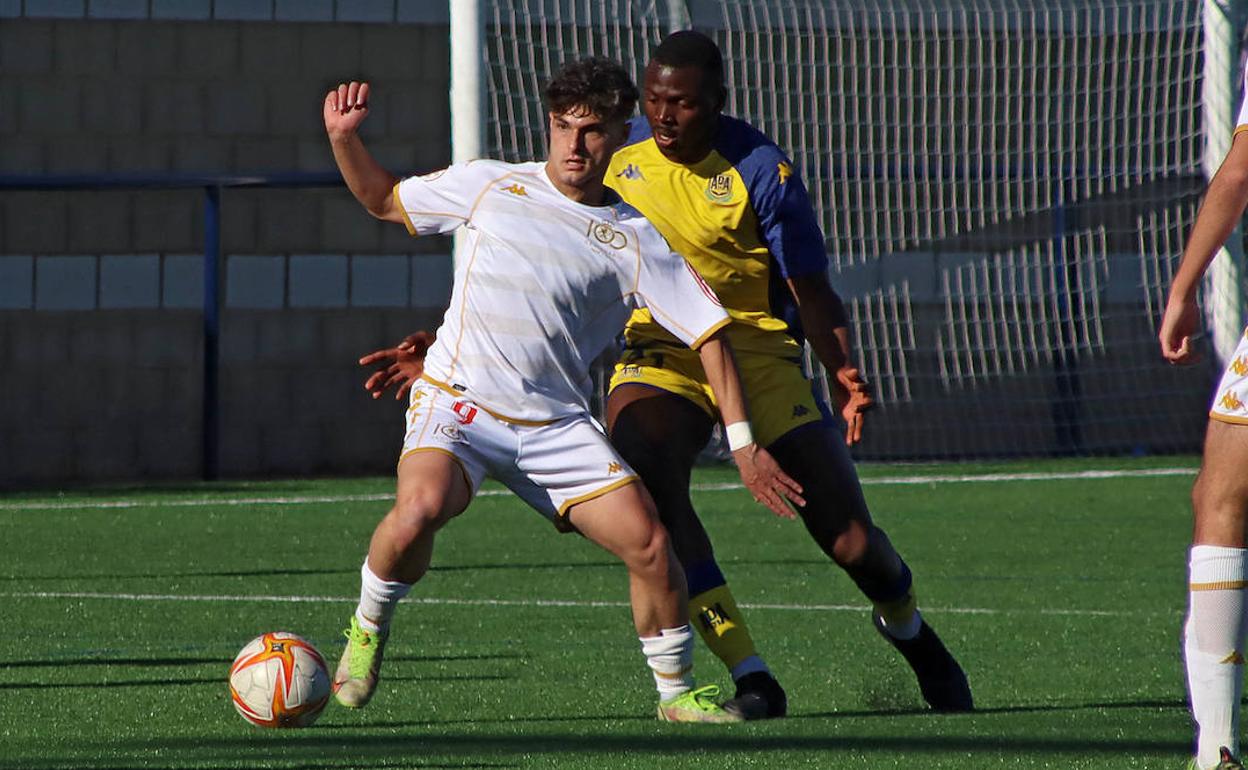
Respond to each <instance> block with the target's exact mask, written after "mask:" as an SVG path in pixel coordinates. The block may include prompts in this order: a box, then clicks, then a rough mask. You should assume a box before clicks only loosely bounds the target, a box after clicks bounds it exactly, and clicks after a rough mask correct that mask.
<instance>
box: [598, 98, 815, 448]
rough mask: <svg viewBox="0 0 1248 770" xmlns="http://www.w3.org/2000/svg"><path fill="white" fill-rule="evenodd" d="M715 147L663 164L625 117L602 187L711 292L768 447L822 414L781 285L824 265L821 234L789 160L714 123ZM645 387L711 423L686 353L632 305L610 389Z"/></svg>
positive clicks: (728, 121) (701, 379) (648, 137)
mask: <svg viewBox="0 0 1248 770" xmlns="http://www.w3.org/2000/svg"><path fill="white" fill-rule="evenodd" d="M717 120H718V125H717V127H716V132H715V139H714V145H713V148H712V150H711V152H710V153H708V154H707V156H706V157H705V158H703V159H702V160H701V161H699V162H697V163H694V164H688V165H686V164H682V163H677V162H675V161H671V160H668V159H667V158H666V157H664V155H663V154H662V152H660V150H659V147H658V145H656V144H655V141H654V138H653V135H652V132H651V129H650V126H649V124H648V123H647V122H646V120H645V118H644V117H643V118H634V119H633V120H632V121H631V123H630V125H629V137H628V140H627V141H626V143H625V144H624V146H623V147H621V148H620V149H619V150H617V151H616V153H615V156H614V158H613V159H612V161H611V166H610V168H609V169H608V171H607V177H606V182H607V184H608V185H610V186H611V187H612V188H613V189H614V190H616V192H618V193H619V195H620V197H621V198H623V199H624V200H625V202H627V203H628V204H630V205H631V206H633V207H634V208H636V209H638V210H639V211H640V212H641V213H642V214H644V215H645V217H646V218H647V219H648V220H650V222H651V224H653V225H654V226H655V228H657V229H658V231H659V232H660V233H662V234H663V236H664V237H666V238H667V240H668V243H670V244H671V246H672V249H673V250H675V251H676V252H678V253H680V254H682V255H683V256H684V257H685V259H686V260H688V261H689V263H690V265H692V266H693V268H694V270H695V271H696V272H697V273H698V274H699V275H700V276H701V277H702V278H703V279H704V280H705V281H706V283H707V284H708V285H709V286H710V287H711V288H712V289H713V290H714V291H715V294H716V295H718V297H719V300H720V302H722V303H723V305H724V308H725V309H726V310H727V311H728V315H729V316H730V317H731V319H732V323H731V324H730V325H729V327H728V329H727V335H728V338H729V340H730V341H731V343H732V347H733V350H734V351H735V353H736V357H737V364H738V367H739V369H740V372H741V379H742V385H743V386H744V390H745V394H746V397H747V399H748V401H749V407H750V416H751V423H752V424H753V427H754V433H755V437H756V438H757V439H758V442H759V444H760V445H762V446H768V445H769V444H771V443H772V442H774V441H775V440H776V439H778V438H780V437H781V436H783V435H784V434H786V433H788V432H789V431H790V430H793V429H794V428H797V427H799V426H801V425H804V424H806V423H809V422H814V421H817V420H820V419H823V418H824V417H826V416H828V415H829V413H828V411H827V408H826V406H825V405H824V404H823V403H822V400H821V399H816V397H815V395H814V393H813V391H812V389H811V384H810V382H809V380H808V379H807V377H806V374H805V372H804V369H803V366H802V343H803V335H802V330H801V323H800V321H799V318H798V310H797V303H796V302H795V301H794V299H793V295H792V293H791V292H790V290H789V286H788V284H787V283H786V279H788V278H798V277H801V276H804V275H811V274H814V273H820V272H824V271H826V270H827V267H828V260H827V256H826V254H825V253H824V241H823V232H822V230H821V229H820V228H819V224H818V222H817V221H816V220H815V212H814V207H813V206H812V205H811V203H810V198H809V196H808V194H807V192H806V188H805V186H804V185H803V184H802V181H801V179H800V177H799V176H798V174H797V171H796V169H795V168H794V167H793V164H792V162H791V161H790V160H789V158H788V157H787V156H786V155H785V154H784V152H783V151H781V149H780V148H779V147H777V146H776V144H775V143H774V142H772V141H771V140H770V139H768V138H767V137H766V136H765V135H764V134H763V133H762V132H760V131H759V130H758V129H756V128H754V127H752V126H750V125H749V124H748V123H745V122H744V121H741V120H738V119H736V118H732V117H729V116H727V115H720V116H718V118H717ZM624 384H640V385H648V386H651V387H655V388H660V389H662V390H665V391H668V392H671V393H674V394H676V395H679V396H682V397H684V398H686V399H688V400H689V401H692V402H693V403H695V404H697V405H698V406H700V407H701V408H702V409H703V410H705V411H706V412H707V413H708V414H709V415H710V416H711V417H712V418H713V419H716V420H718V409H717V407H716V404H715V400H714V396H713V395H712V393H711V389H710V386H709V385H708V384H707V380H706V374H705V373H704V372H703V370H702V366H701V363H700V361H699V359H698V355H697V353H696V352H694V351H692V350H690V349H689V348H687V347H686V346H684V345H682V344H681V343H680V341H679V340H677V339H676V338H675V337H673V336H672V335H671V334H669V333H668V332H667V331H666V330H665V329H663V328H662V327H661V326H659V325H658V324H657V323H655V322H654V320H653V319H652V318H651V317H650V312H649V311H648V310H646V309H644V308H643V309H640V310H636V311H634V312H633V315H632V317H631V318H630V319H629V322H628V325H627V326H626V327H625V330H624V349H623V351H622V353H621V355H620V358H619V362H618V363H617V364H616V367H615V372H614V374H613V376H612V378H611V387H612V388H615V387H617V386H620V385H624Z"/></svg>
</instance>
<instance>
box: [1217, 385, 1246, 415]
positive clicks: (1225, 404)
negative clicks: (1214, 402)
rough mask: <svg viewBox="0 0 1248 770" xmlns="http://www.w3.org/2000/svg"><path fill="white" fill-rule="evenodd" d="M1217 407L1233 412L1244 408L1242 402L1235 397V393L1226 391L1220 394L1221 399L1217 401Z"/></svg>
mask: <svg viewBox="0 0 1248 770" xmlns="http://www.w3.org/2000/svg"><path fill="white" fill-rule="evenodd" d="M1218 406H1220V407H1222V408H1223V409H1226V410H1228V411H1234V410H1237V409H1243V408H1244V402H1243V401H1240V400H1239V396H1237V395H1235V391H1233V390H1228V391H1226V392H1225V393H1223V394H1222V398H1220V399H1218Z"/></svg>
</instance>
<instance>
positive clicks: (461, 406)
mask: <svg viewBox="0 0 1248 770" xmlns="http://www.w3.org/2000/svg"><path fill="white" fill-rule="evenodd" d="M451 411H452V412H454V413H455V417H456V419H458V420H459V424H460V425H471V424H472V421H473V420H475V419H476V418H477V408H476V407H475V406H473V405H472V404H470V403H468V402H467V401H456V402H455V403H454V404H452V405H451Z"/></svg>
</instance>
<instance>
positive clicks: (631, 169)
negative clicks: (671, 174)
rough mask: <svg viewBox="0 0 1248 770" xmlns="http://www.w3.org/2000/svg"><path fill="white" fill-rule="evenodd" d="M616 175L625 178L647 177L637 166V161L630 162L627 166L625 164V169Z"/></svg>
mask: <svg viewBox="0 0 1248 770" xmlns="http://www.w3.org/2000/svg"><path fill="white" fill-rule="evenodd" d="M616 176H617V177H624V178H625V179H642V180H644V179H645V178H646V177H645V176H644V175H643V174H642V173H641V169H640V168H638V167H637V164H636V163H629V164H628V165H627V166H625V167H624V170H623V171H621V172H619V173H618V174H616Z"/></svg>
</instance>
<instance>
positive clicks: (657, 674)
mask: <svg viewBox="0 0 1248 770" xmlns="http://www.w3.org/2000/svg"><path fill="white" fill-rule="evenodd" d="M641 651H642V652H643V653H645V655H646V663H647V664H649V666H650V670H651V671H653V672H654V686H655V687H657V688H658V690H659V700H661V701H669V700H671V699H672V698H675V697H676V696H678V695H680V694H682V693H685V692H688V691H689V690H692V689H693V629H692V628H690V627H689V624H688V623H686V624H685V625H683V626H681V627H680V628H664V629H662V630H661V631H659V635H658V636H643V637H641Z"/></svg>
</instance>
